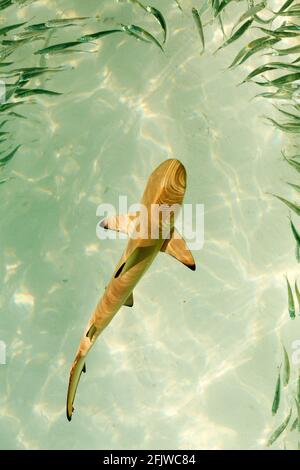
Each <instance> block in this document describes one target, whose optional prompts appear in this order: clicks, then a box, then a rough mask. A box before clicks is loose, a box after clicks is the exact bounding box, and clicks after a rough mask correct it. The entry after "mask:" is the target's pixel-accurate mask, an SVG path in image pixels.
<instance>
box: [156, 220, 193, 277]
mask: <svg viewBox="0 0 300 470" xmlns="http://www.w3.org/2000/svg"><path fill="white" fill-rule="evenodd" d="M160 251H163V252H164V253H167V254H169V255H171V256H173V258H176V259H177V260H178V261H180V262H181V263H183V264H185V266H187V267H188V268H190V269H191V270H192V271H195V270H196V263H195V260H194V257H193V255H192V253H191V252H190V250H189V248H188V247H187V244H186V242H185V240H184V239H183V238H182V237H181V235H180V234H179V233H178V232H177V230H176V229H174V230H173V233H172V236H171V238H170V239H168V240H166V241H165V243H164V244H163V246H162V247H161V249H160Z"/></svg>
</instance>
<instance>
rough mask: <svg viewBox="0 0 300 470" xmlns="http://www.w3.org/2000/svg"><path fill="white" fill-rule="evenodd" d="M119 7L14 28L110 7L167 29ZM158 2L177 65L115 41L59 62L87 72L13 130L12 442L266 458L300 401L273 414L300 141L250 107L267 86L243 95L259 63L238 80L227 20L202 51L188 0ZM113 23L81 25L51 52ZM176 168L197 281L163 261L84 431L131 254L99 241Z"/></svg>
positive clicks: (45, 8) (7, 378) (285, 322)
mask: <svg viewBox="0 0 300 470" xmlns="http://www.w3.org/2000/svg"><path fill="white" fill-rule="evenodd" d="M120 3H121V2H120ZM120 3H117V2H111V1H103V2H101V5H99V2H97V1H93V0H88V1H86V2H79V1H75V0H72V1H71V0H68V1H64V2H62V1H51V2H50V1H46V0H45V1H37V2H36V3H35V4H30V5H29V6H27V7H26V8H23V9H22V10H18V11H17V16H16V10H8V13H7V14H6V15H5V21H6V20H7V21H8V20H9V21H11V22H17V21H19V20H21V19H23V18H26V19H32V18H33V17H34V22H36V23H37V22H39V21H43V20H44V19H45V18H50V17H55V16H56V15H60V14H62V12H64V15H66V16H81V15H86V16H90V15H95V14H97V13H98V14H100V15H103V18H108V19H110V20H107V21H106V22H105V27H107V26H109V27H110V25H111V24H113V19H114V20H115V21H119V22H124V23H125V22H127V23H130V22H134V21H135V20H136V18H138V19H139V24H141V23H142V24H143V25H144V26H145V27H149V28H150V24H151V30H152V31H155V32H156V33H157V34H159V25H158V24H157V25H156V23H155V22H153V20H152V19H151V18H149V17H148V16H147V15H146V14H144V13H143V12H141V11H140V10H139V9H138V7H133V6H132V5H129V4H123V5H120ZM182 3H184V2H182ZM195 3H197V2H195ZM151 4H153V5H156V6H158V7H160V9H161V10H162V11H163V12H164V14H165V16H166V18H167V20H168V24H169V29H170V32H169V40H168V44H167V47H166V52H165V54H162V53H161V52H160V51H159V50H158V48H156V47H155V46H152V45H149V44H146V43H142V42H138V41H136V40H135V39H134V38H129V37H126V38H124V37H123V36H122V35H120V36H117V35H116V36H111V37H108V38H106V39H105V40H103V41H101V42H98V43H96V44H95V45H94V46H87V47H86V49H88V50H93V51H94V53H87V54H83V53H82V54H71V55H69V54H67V55H59V56H51V57H49V58H48V59H47V64H49V65H51V66H54V65H62V64H63V65H66V64H68V65H71V66H72V69H71V68H70V69H68V70H66V71H65V72H63V73H60V74H57V75H55V76H53V77H51V80H50V81H49V82H48V81H46V83H45V84H46V86H47V88H49V89H51V90H55V91H59V92H63V93H64V94H63V95H62V96H59V97H51V98H38V99H35V101H36V102H37V104H35V105H34V104H29V105H26V106H23V107H22V109H21V108H20V112H22V113H23V114H26V116H27V117H28V119H26V120H19V121H18V125H17V126H15V128H12V130H13V132H14V141H15V142H16V143H22V144H23V147H22V149H21V150H20V151H19V154H18V156H17V157H16V158H15V159H14V160H13V161H12V162H11V163H10V166H9V168H7V170H6V172H7V174H9V175H10V176H12V177H13V178H12V179H11V180H10V181H9V182H7V183H6V184H4V185H2V186H1V188H0V191H1V196H2V198H1V200H2V203H1V205H0V218H1V233H0V237H1V247H2V250H1V255H0V256H1V263H0V270H1V277H2V289H1V293H0V306H1V317H0V338H1V339H2V340H3V341H5V343H6V344H7V364H6V365H1V366H0V403H1V406H0V415H1V420H0V448H1V449H31V448H33V449H46V448H50V449H65V448H72V449H105V448H109V449H117V448H118V449H132V448H134V449H147V448H150V449H171V448H175V449H194V448H199V449H204V448H207V449H230V448H231V449H232V448H233V449H243V448H247V449H257V448H258V449H260V448H264V447H265V440H266V438H267V437H268V436H269V433H270V432H271V430H272V429H273V427H274V423H275V422H276V423H277V424H280V422H281V420H282V418H283V417H284V415H285V413H286V411H287V410H288V400H289V398H288V399H287V402H286V408H285V410H284V409H283V411H282V414H281V415H280V416H279V417H278V418H272V417H271V404H272V397H273V391H274V386H275V380H276V368H277V366H278V364H279V363H280V361H281V350H280V339H283V340H284V342H285V344H286V345H287V348H288V349H289V351H291V344H292V341H294V340H296V339H298V337H299V331H298V332H297V328H295V327H292V325H291V322H290V320H289V318H288V314H287V307H286V304H287V300H286V289H285V284H284V282H285V281H284V274H285V273H286V272H289V274H291V275H297V272H298V271H297V270H298V267H297V264H296V261H295V256H294V250H293V248H294V244H293V239H292V235H291V233H290V229H289V226H288V223H287V218H286V215H287V211H286V210H285V209H284V208H283V207H282V206H281V205H280V203H279V202H278V201H276V200H274V199H273V198H272V197H271V196H270V195H269V194H267V193H268V192H277V193H279V194H285V195H286V194H287V190H286V186H285V185H284V183H285V181H287V180H288V181H293V180H294V173H293V172H292V170H290V169H289V168H288V167H287V165H285V164H284V163H283V161H282V159H281V157H280V150H281V148H282V147H283V145H284V144H285V142H284V141H283V137H282V135H281V134H280V133H279V132H278V131H276V130H274V129H273V128H272V127H270V125H268V124H267V123H266V121H265V120H264V119H263V118H262V116H263V115H264V114H269V115H272V112H273V111H272V107H271V106H270V104H269V103H267V102H266V101H263V100H252V99H251V98H252V97H253V96H254V94H256V93H257V88H256V87H255V86H254V85H252V84H249V85H245V86H240V87H237V86H236V85H237V83H239V82H240V81H241V80H242V78H243V77H244V75H245V72H247V70H248V69H249V66H248V65H245V67H241V68H240V69H236V70H234V71H228V70H226V67H227V66H228V64H229V63H230V62H231V60H232V58H233V57H234V54H235V53H236V52H237V51H238V50H239V45H237V46H235V45H232V47H231V48H230V49H229V48H228V50H227V49H226V50H224V51H220V53H218V54H216V55H213V54H212V52H213V51H214V50H215V49H216V48H217V46H218V45H219V44H220V41H221V40H222V36H221V33H220V32H219V29H218V28H217V26H215V27H213V28H208V29H207V33H206V34H207V36H206V39H207V50H208V52H207V53H206V54H204V55H202V56H200V54H199V50H200V43H199V38H198V36H197V31H196V30H195V28H194V24H193V20H192V18H191V17H190V15H189V8H190V3H189V2H186V3H185V4H184V6H185V7H186V9H185V12H184V13H181V12H180V11H179V10H178V8H177V7H176V4H175V2H173V1H169V0H165V1H163V2H158V1H153V2H151ZM156 27H157V29H155V28H156ZM101 28H103V23H101V22H94V23H89V24H87V25H86V26H84V25H80V26H78V27H75V28H70V29H69V30H68V31H67V30H64V31H62V32H59V33H56V34H55V36H54V39H55V41H54V39H52V43H56V42H60V41H67V40H72V39H70V38H76V37H78V35H81V34H82V33H89V32H94V31H97V30H99V29H101ZM248 37H249V38H250V37H251V34H250V33H249V36H248ZM38 45H39V47H42V46H43V43H41V42H39V43H38ZM26 47H27V49H24V50H23V52H22V53H20V54H19V56H18V55H16V57H18V64H19V65H20V66H34V65H37V64H38V61H39V60H40V59H39V56H33V55H32V50H33V49H32V47H34V48H35V49H36V47H37V46H36V45H35V44H34V45H33V46H32V45H30V46H26ZM35 49H34V50H35ZM252 63H254V62H252ZM290 144H291V145H292V144H293V142H292V143H290ZM169 157H175V158H178V159H180V160H181V161H182V162H183V164H184V165H185V167H186V170H187V174H188V189H187V193H186V199H185V200H186V202H188V203H192V204H196V203H203V204H204V206H205V244H204V247H203V249H202V250H201V251H196V252H195V253H194V256H195V259H196V263H197V271H196V272H195V273H193V272H190V271H188V270H187V269H186V268H185V267H184V266H182V265H181V264H180V263H178V262H176V261H175V260H174V259H171V258H170V257H167V256H165V255H163V254H161V255H160V256H159V257H158V258H157V259H156V260H155V263H154V265H153V266H152V267H151V269H150V270H149V272H148V273H147V274H146V275H145V277H144V279H143V280H142V281H141V283H140V285H139V286H138V288H137V289H136V291H135V305H134V307H133V308H132V309H126V308H123V309H122V310H121V311H120V312H119V314H118V315H117V316H116V317H115V318H114V320H113V322H112V323H111V324H110V326H109V327H108V328H107V329H106V330H105V332H104V333H103V335H102V336H101V338H99V340H98V342H97V344H96V346H95V348H94V350H93V351H92V353H91V354H90V356H89V358H88V363H87V369H88V370H87V374H86V376H84V377H83V379H82V380H81V383H80V386H79V390H78V396H77V399H76V411H75V413H74V418H73V420H72V422H71V423H68V422H67V420H66V417H65V399H66V391H67V383H68V376H69V369H70V365H71V363H72V360H73V357H74V353H75V350H76V348H77V345H78V342H79V339H80V336H81V334H82V332H83V328H84V326H85V324H86V323H87V320H88V318H89V316H90V314H91V313H92V311H93V308H94V306H95V304H96V302H97V301H98V299H99V297H100V296H101V295H102V292H103V289H104V287H105V285H106V283H107V281H108V280H109V278H110V276H111V273H112V271H113V269H114V267H115V264H116V263H117V261H118V259H119V257H120V255H121V252H122V250H123V249H124V247H125V244H126V241H124V240H118V241H115V240H102V241H99V240H98V239H97V237H96V233H95V230H96V224H97V221H98V219H97V217H96V209H97V206H98V205H99V204H100V203H103V202H107V203H111V204H117V201H118V196H119V194H124V195H127V196H128V198H129V202H130V203H134V202H138V201H139V200H140V197H141V194H142V192H143V189H144V186H145V184H146V181H147V178H148V176H149V175H150V173H151V172H152V171H153V169H154V168H155V167H156V166H157V165H158V164H159V163H161V162H162V161H163V160H164V159H166V158H169ZM291 194H292V193H291ZM297 320H298V319H297ZM297 334H298V337H297ZM272 420H273V421H272ZM288 445H290V446H293V445H295V443H294V441H293V438H292V437H289V438H288ZM279 447H282V441H281V442H279V443H278V444H275V445H274V448H279Z"/></svg>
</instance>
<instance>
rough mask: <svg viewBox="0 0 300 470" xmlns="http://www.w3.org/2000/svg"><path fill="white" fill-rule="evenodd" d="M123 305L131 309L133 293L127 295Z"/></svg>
mask: <svg viewBox="0 0 300 470" xmlns="http://www.w3.org/2000/svg"><path fill="white" fill-rule="evenodd" d="M124 305H125V306H126V307H133V293H132V292H131V294H130V295H129V297H128V299H126V301H125V302H124Z"/></svg>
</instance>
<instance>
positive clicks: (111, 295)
mask: <svg viewBox="0 0 300 470" xmlns="http://www.w3.org/2000/svg"><path fill="white" fill-rule="evenodd" d="M185 190H186V171H185V168H184V166H183V165H182V163H181V162H180V161H179V160H175V159H169V160H166V161H164V162H163V163H161V164H160V165H159V166H158V167H157V168H156V169H155V170H154V171H153V173H152V174H151V175H150V177H149V180H148V183H147V186H146V189H145V191H144V194H143V197H142V201H141V207H143V208H144V210H143V211H140V212H136V213H134V214H128V215H119V216H116V217H108V218H106V219H104V220H102V221H101V222H100V225H101V227H102V228H104V229H111V230H116V231H119V232H125V233H127V234H128V235H129V241H128V244H127V247H126V249H125V251H124V253H123V255H122V257H121V259H120V261H119V263H118V264H117V266H116V268H115V271H114V273H113V276H112V278H111V280H110V282H109V284H108V285H107V286H106V288H105V292H104V294H103V296H102V298H101V299H100V301H99V303H98V305H97V306H96V309H95V311H94V313H93V315H92V316H91V318H90V320H89V322H88V324H87V327H86V329H85V332H84V335H83V337H82V339H81V341H80V344H79V348H78V351H77V354H76V357H75V360H74V362H73V365H72V368H71V372H70V380H69V388H68V396H67V418H68V420H69V421H71V418H72V413H73V411H74V408H73V403H74V399H75V394H76V390H77V386H78V383H79V380H80V376H81V374H82V372H85V371H86V366H85V361H86V356H87V354H88V352H89V351H90V349H91V348H92V346H93V345H94V343H95V341H96V339H97V338H98V336H99V335H100V333H101V332H102V331H103V330H104V328H105V327H106V326H107V325H108V324H109V323H110V322H111V320H112V319H113V317H114V316H115V315H116V313H117V312H118V311H119V310H120V308H121V307H122V306H123V305H126V306H129V307H132V306H133V290H134V288H135V286H136V285H137V283H138V282H139V280H140V279H141V278H142V276H143V275H144V274H145V272H146V271H147V269H148V268H149V267H150V265H151V264H152V262H153V260H154V258H155V257H156V255H157V254H158V253H159V252H160V251H162V252H165V253H168V254H170V255H171V256H173V257H175V258H176V259H178V260H179V261H180V262H181V263H183V264H184V265H186V266H187V267H188V268H190V269H192V270H193V271H194V270H195V269H196V265H195V261H194V258H193V255H192V254H191V252H190V251H189V249H188V247H187V245H186V243H185V241H184V240H183V238H182V237H181V236H180V235H179V233H178V232H177V231H176V229H175V227H174V221H175V217H176V215H175V216H174V213H175V210H174V213H173V214H171V215H172V216H171V217H168V218H164V217H162V215H161V214H162V212H160V214H159V211H158V212H156V215H155V211H153V207H156V208H157V207H158V208H159V210H160V209H162V208H170V207H177V208H180V207H181V205H182V202H183V198H184V195H185ZM145 209H146V211H145ZM141 214H143V215H142V216H141ZM133 225H134V227H135V230H136V232H135V234H134V236H133V230H132V227H133ZM137 226H138V227H139V229H138V230H137ZM153 234H156V235H157V234H158V236H155V237H154V236H153Z"/></svg>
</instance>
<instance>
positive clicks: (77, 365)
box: [67, 352, 86, 421]
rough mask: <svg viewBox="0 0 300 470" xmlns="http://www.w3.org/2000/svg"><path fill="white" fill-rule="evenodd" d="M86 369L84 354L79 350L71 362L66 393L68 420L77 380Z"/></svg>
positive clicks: (71, 411) (70, 417)
mask: <svg viewBox="0 0 300 470" xmlns="http://www.w3.org/2000/svg"><path fill="white" fill-rule="evenodd" d="M85 371H86V367H85V356H83V355H82V354H81V353H80V352H79V353H78V354H77V355H76V358H75V360H74V362H73V365H72V368H71V372H70V379H69V388H68V395H67V418H68V420H69V421H71V419H72V413H73V411H74V407H73V403H74V400H75V395H76V390H77V387H78V384H79V380H80V377H81V374H82V372H85Z"/></svg>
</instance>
